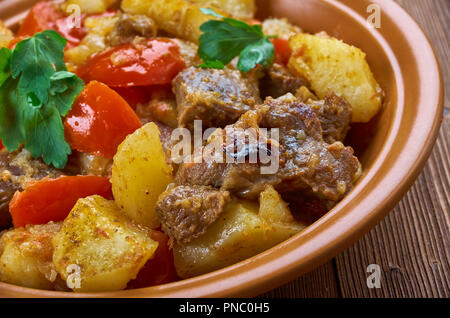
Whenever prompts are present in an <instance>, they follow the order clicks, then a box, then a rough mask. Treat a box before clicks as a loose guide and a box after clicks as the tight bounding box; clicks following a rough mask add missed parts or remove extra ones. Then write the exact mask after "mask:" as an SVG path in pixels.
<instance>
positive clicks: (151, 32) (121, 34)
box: [106, 14, 157, 46]
mask: <svg viewBox="0 0 450 318" xmlns="http://www.w3.org/2000/svg"><path fill="white" fill-rule="evenodd" d="M156 31H157V30H156V24H155V22H153V20H152V19H150V18H149V17H147V16H145V15H130V14H122V15H121V16H120V18H119V21H117V23H116V25H115V26H114V29H113V30H112V31H111V33H110V34H108V36H107V38H106V41H107V43H108V45H110V46H117V45H121V44H125V43H130V42H133V41H134V39H135V38H136V37H137V36H138V37H143V38H151V37H154V36H156Z"/></svg>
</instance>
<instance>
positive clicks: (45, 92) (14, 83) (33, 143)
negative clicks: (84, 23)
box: [0, 30, 84, 169]
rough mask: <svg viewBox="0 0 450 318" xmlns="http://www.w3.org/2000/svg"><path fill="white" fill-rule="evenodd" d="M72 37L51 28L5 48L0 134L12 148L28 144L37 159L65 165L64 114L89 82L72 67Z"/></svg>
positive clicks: (0, 60)
mask: <svg viewBox="0 0 450 318" xmlns="http://www.w3.org/2000/svg"><path fill="white" fill-rule="evenodd" d="M66 42H67V41H66V39H64V38H63V37H61V36H60V35H59V34H58V33H57V32H55V31H51V30H47V31H43V32H40V33H36V34H35V35H34V36H32V37H30V38H28V39H25V40H23V41H21V42H19V43H18V44H17V45H16V47H15V48H14V49H13V50H10V49H8V48H1V49H0V138H1V140H2V142H3V144H4V145H5V147H6V148H7V149H8V151H10V152H12V151H14V150H16V149H18V148H19V146H20V145H21V144H24V145H25V148H26V149H28V150H29V151H30V153H31V155H32V156H33V157H34V158H38V157H42V159H43V160H44V162H45V163H46V164H48V165H50V164H51V165H53V166H55V167H56V168H59V169H62V168H64V167H65V165H66V164H67V156H68V155H69V154H70V153H71V150H70V147H69V144H68V143H67V142H66V140H65V139H64V128H63V123H62V119H61V116H66V115H67V113H68V112H69V111H70V109H71V108H72V104H73V102H74V100H75V98H76V96H77V95H78V94H79V93H80V92H81V91H82V90H83V87H84V82H83V80H81V79H80V78H78V77H77V76H76V75H75V74H73V73H70V72H68V71H67V68H66V65H65V63H64V47H65V46H66Z"/></svg>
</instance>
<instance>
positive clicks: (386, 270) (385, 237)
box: [336, 0, 450, 297]
mask: <svg viewBox="0 0 450 318" xmlns="http://www.w3.org/2000/svg"><path fill="white" fill-rule="evenodd" d="M398 2H399V3H400V4H401V5H402V6H403V7H404V8H405V9H406V10H407V11H409V12H410V13H411V15H412V16H413V17H414V18H415V19H416V20H417V21H418V23H419V24H420V25H421V26H422V27H423V28H424V31H425V32H426V33H427V34H428V36H429V38H430V40H431V41H432V43H433V45H434V47H435V50H436V54H437V56H438V58H439V59H440V63H441V68H442V71H443V76H444V80H445V88H446V91H447V93H446V96H447V97H446V100H445V106H446V112H445V113H446V116H445V120H444V123H443V126H442V128H441V131H440V135H439V138H438V141H437V144H436V146H435V148H434V150H433V153H432V156H431V158H430V160H429V161H428V163H427V165H426V167H425V169H424V171H423V172H422V174H421V175H420V177H419V178H418V180H417V181H416V183H415V184H414V186H413V187H412V189H411V190H410V191H409V192H408V194H407V195H406V196H405V198H404V199H403V200H402V201H401V202H400V204H399V205H398V206H397V207H396V208H395V209H394V210H393V211H392V212H391V213H390V214H389V216H388V217H387V218H386V219H385V220H384V221H383V222H381V224H380V225H378V226H377V227H376V228H375V229H373V230H372V231H371V232H370V233H369V234H368V235H366V236H365V237H364V238H363V239H362V240H360V241H359V242H357V243H356V244H355V245H354V246H352V247H351V248H349V249H348V250H346V251H345V252H344V253H342V254H341V255H339V256H338V257H337V258H336V268H337V271H338V273H337V274H338V280H339V285H340V287H341V290H340V292H341V295H342V296H343V297H450V267H449V260H450V250H449V244H450V237H449V227H450V221H449V217H450V208H449V206H450V202H449V197H450V185H449V182H450V181H449V180H450V177H449V171H450V167H449V158H450V152H449V149H450V143H449V140H450V138H449V137H450V136H449V132H450V113H448V109H449V108H450V107H449V99H448V96H449V95H450V90H449V80H450V77H449V76H450V62H449V61H450V58H449V57H450V56H449V54H450V53H449V52H450V47H449V46H450V45H449V42H450V41H449V38H448V29H449V21H450V13H449V12H450V3H449V2H448V1H447V0H398ZM372 263H376V264H379V265H380V266H381V268H382V283H381V288H380V289H369V288H368V287H367V283H366V279H367V276H368V275H369V274H368V273H366V267H367V265H369V264H372Z"/></svg>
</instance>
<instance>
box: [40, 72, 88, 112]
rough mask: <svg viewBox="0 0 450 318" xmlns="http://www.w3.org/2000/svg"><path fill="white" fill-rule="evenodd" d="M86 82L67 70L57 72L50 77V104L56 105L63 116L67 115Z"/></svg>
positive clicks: (51, 105)
mask: <svg viewBox="0 0 450 318" xmlns="http://www.w3.org/2000/svg"><path fill="white" fill-rule="evenodd" d="M83 87H84V82H83V80H82V79H81V78H79V77H78V76H76V75H75V74H73V73H70V72H67V71H61V72H56V73H54V74H53V75H52V76H51V77H50V90H49V93H50V94H49V100H48V104H47V105H48V106H50V107H55V108H56V109H57V110H58V112H59V114H60V115H61V116H63V117H64V116H66V115H67V113H68V112H69V111H70V109H71V108H72V104H73V102H74V100H75V98H76V97H77V96H78V94H80V93H81V91H82V90H83Z"/></svg>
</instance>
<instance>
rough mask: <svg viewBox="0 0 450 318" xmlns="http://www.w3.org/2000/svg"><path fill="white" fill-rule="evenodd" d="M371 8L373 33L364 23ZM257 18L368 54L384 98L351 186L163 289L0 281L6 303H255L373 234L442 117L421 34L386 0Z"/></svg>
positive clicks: (437, 80)
mask: <svg viewBox="0 0 450 318" xmlns="http://www.w3.org/2000/svg"><path fill="white" fill-rule="evenodd" d="M34 2H36V1H30V0H29V1H26V0H22V1H20V0H14V1H13V0H4V1H2V2H1V3H0V18H1V19H3V20H4V21H6V23H7V24H8V25H9V26H13V27H14V26H16V27H17V23H18V21H20V19H22V18H23V16H24V15H25V14H26V10H27V9H28V8H30V7H31V5H32V4H33V3H34ZM369 5H376V6H378V7H375V8H379V9H380V10H381V11H380V12H381V27H380V28H373V27H370V26H369V25H368V23H367V19H368V17H369V16H370V14H371V13H372V11H370V10H373V8H374V7H373V6H372V7H369ZM258 8H259V11H258V16H259V17H260V18H263V17H268V16H273V17H286V18H288V19H289V20H290V21H291V22H293V23H295V24H298V25H299V26H301V27H302V28H303V29H304V30H305V31H307V32H318V31H322V30H325V31H327V32H328V33H329V34H331V35H333V36H335V37H338V38H340V39H342V40H344V41H345V42H347V43H350V44H353V45H355V46H357V47H359V48H361V49H362V50H363V51H365V52H366V53H367V61H368V63H369V64H370V66H371V68H372V70H373V72H374V74H375V78H376V79H377V81H378V82H379V83H380V85H381V87H382V88H383V90H384V91H385V93H386V99H385V103H384V107H383V110H382V111H381V113H380V115H379V120H378V122H377V125H376V129H375V134H374V137H373V139H372V140H371V142H370V144H369V146H368V147H367V149H366V150H365V152H364V153H363V155H362V156H360V160H361V162H362V165H363V167H364V173H363V176H362V177H361V179H360V180H359V182H358V184H357V185H356V186H355V188H354V189H353V190H352V191H351V192H350V193H349V194H348V195H347V196H346V197H345V198H344V199H343V200H342V201H341V202H340V203H339V204H338V205H337V206H336V207H335V208H333V209H332V210H331V211H330V212H328V213H327V214H326V215H324V216H323V217H322V218H320V219H319V220H318V221H316V222H315V223H313V224H312V225H311V226H309V227H308V228H307V229H305V230H304V231H303V232H301V233H299V234H297V235H295V236H294V237H292V238H290V239H289V240H287V241H285V242H283V243H281V244H279V245H277V246H275V247H273V248H271V249H269V250H267V251H265V252H263V253H261V254H259V255H257V256H254V257H252V258H249V259H247V260H244V261H242V262H240V263H237V264H235V265H232V266H229V267H226V268H224V269H221V270H218V271H215V272H211V273H208V274H205V275H202V276H198V277H194V278H191V279H186V280H182V281H179V282H175V283H170V284H166V285H161V286H156V287H150V288H144V289H135V290H125V291H118V292H107V293H97V294H76V293H61V292H52V291H42V290H34V289H29V288H23V287H18V286H13V285H9V284H4V283H0V296H4V297H14V296H19V297H86V296H88V297H223V296H255V295H258V294H261V293H263V292H265V291H267V290H270V289H272V288H275V287H277V286H279V285H281V284H283V283H286V282H288V281H289V280H292V279H294V278H296V277H299V276H300V275H302V274H305V273H307V272H308V271H311V270H312V269H314V268H315V267H317V266H319V265H321V264H323V263H325V262H326V261H328V260H330V259H331V258H332V257H334V256H336V255H337V254H338V253H340V252H341V251H343V250H344V249H345V248H347V247H348V246H349V245H351V244H352V243H353V242H355V241H356V240H357V239H358V238H360V237H361V236H362V235H363V234H365V233H366V232H368V231H369V230H370V229H371V228H372V227H374V226H375V225H376V224H377V223H378V222H379V221H380V220H381V219H383V217H385V216H386V214H387V213H388V212H389V211H390V210H391V209H392V208H393V207H394V206H395V205H396V203H397V202H398V201H399V200H400V199H401V198H402V196H403V195H404V194H405V193H406V191H407V190H408V188H409V187H410V186H411V185H412V183H413V182H414V180H415V179H416V177H417V176H418V175H419V173H420V171H421V170H422V168H423V166H424V164H425V162H426V160H427V158H428V156H429V155H430V152H431V150H432V148H433V145H434V142H435V140H436V137H437V133H438V130H439V126H440V123H441V121H442V114H443V106H442V105H443V87H442V80H441V75H440V70H439V66H438V62H437V60H436V57H435V54H434V52H433V49H432V47H431V46H430V43H429V41H428V39H427V38H426V36H425V35H424V33H423V31H422V30H421V29H420V27H419V26H418V25H417V24H416V23H415V22H414V20H413V19H412V18H411V17H410V16H409V15H408V14H407V13H406V12H405V11H404V10H403V9H402V8H401V7H400V6H399V5H397V4H396V3H395V2H394V1H391V0H341V1H336V0H276V1H275V0H272V1H270V0H268V1H258Z"/></svg>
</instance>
